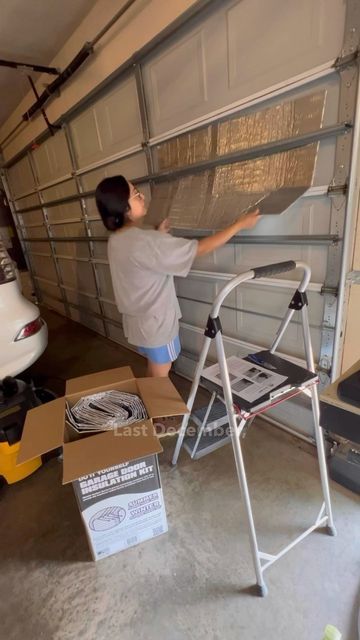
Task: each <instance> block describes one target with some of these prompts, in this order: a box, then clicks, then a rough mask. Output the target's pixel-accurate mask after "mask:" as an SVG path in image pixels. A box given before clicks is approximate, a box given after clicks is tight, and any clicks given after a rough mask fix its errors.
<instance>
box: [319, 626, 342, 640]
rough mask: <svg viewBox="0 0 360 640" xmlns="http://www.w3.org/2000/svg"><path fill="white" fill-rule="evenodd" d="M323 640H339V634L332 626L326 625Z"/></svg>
mask: <svg viewBox="0 0 360 640" xmlns="http://www.w3.org/2000/svg"><path fill="white" fill-rule="evenodd" d="M323 640H341V633H340V631H339V630H338V629H337V628H336V627H333V625H332V624H328V625H326V627H325V631H324V636H323Z"/></svg>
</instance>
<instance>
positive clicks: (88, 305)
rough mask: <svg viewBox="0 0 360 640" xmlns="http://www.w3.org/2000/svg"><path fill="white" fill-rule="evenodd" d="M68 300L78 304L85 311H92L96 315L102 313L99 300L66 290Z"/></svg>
mask: <svg viewBox="0 0 360 640" xmlns="http://www.w3.org/2000/svg"><path fill="white" fill-rule="evenodd" d="M66 298H67V300H68V301H69V302H72V303H73V304H78V305H80V307H84V308H85V309H90V310H91V311H93V312H94V313H100V312H101V310H100V305H99V303H98V301H97V300H95V299H94V298H90V297H89V296H85V295H84V294H82V293H80V292H79V291H70V290H69V289H66Z"/></svg>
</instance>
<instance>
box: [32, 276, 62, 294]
mask: <svg viewBox="0 0 360 640" xmlns="http://www.w3.org/2000/svg"><path fill="white" fill-rule="evenodd" d="M35 281H36V285H37V287H38V289H40V291H41V292H42V293H43V294H44V295H46V294H48V295H49V296H52V297H54V298H60V296H61V293H60V291H59V287H58V285H57V283H55V282H54V283H51V282H44V281H43V280H39V279H38V278H35Z"/></svg>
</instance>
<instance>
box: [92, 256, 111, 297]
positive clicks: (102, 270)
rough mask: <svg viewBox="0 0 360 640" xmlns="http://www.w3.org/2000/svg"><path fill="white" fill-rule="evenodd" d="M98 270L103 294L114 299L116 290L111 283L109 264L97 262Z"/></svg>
mask: <svg viewBox="0 0 360 640" xmlns="http://www.w3.org/2000/svg"><path fill="white" fill-rule="evenodd" d="M96 271H97V274H98V279H99V287H100V291H101V296H102V297H103V298H107V299H108V300H114V291H113V288H112V284H111V276H110V269H109V266H108V265H107V264H97V265H96Z"/></svg>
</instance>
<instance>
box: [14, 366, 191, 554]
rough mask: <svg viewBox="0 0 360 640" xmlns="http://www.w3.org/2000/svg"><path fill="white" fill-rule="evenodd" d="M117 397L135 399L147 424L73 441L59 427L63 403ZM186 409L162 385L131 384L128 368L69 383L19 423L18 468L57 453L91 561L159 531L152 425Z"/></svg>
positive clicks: (161, 510) (162, 523)
mask: <svg viewBox="0 0 360 640" xmlns="http://www.w3.org/2000/svg"><path fill="white" fill-rule="evenodd" d="M107 389H118V390H120V391H127V392H129V393H136V394H138V395H139V396H140V397H141V399H142V401H143V403H144V405H145V407H146V410H147V413H148V416H149V419H148V420H142V421H139V422H136V423H134V424H132V425H130V426H127V427H122V428H119V429H117V430H116V431H106V432H101V433H96V434H83V435H79V434H78V433H76V431H75V430H74V429H73V428H72V427H71V425H70V424H69V423H68V422H66V420H65V402H66V401H67V402H68V403H69V404H70V406H72V405H73V404H75V402H77V400H79V398H81V397H83V396H86V395H90V394H92V393H96V392H98V391H105V390H107ZM187 411H188V410H187V407H186V405H185V403H184V402H183V401H182V399H181V397H180V396H179V394H178V392H177V391H176V389H175V387H174V386H173V384H172V383H171V381H170V380H169V379H168V378H134V375H133V372H132V370H131V369H130V367H122V368H119V369H111V370H108V371H102V372H100V373H95V374H91V375H88V376H83V377H81V378H74V379H72V380H69V381H68V382H67V383H66V392H65V396H64V397H62V398H57V399H56V400H53V401H52V402H49V403H47V404H45V405H41V406H39V407H36V408H35V409H31V410H30V411H29V412H28V413H27V416H26V420H25V425H24V431H23V435H22V439H21V443H20V451H19V455H18V459H17V463H18V464H22V463H23V462H26V461H28V460H32V459H33V458H35V457H37V456H39V455H42V454H44V453H47V452H49V451H51V450H52V449H56V448H58V447H62V450H63V484H66V483H69V482H71V483H73V488H74V491H75V495H76V498H77V502H78V506H79V509H80V512H81V515H82V518H83V521H84V525H85V529H86V533H87V536H88V540H89V544H90V548H91V551H92V555H93V558H94V559H95V560H97V559H99V558H104V557H106V556H108V555H111V554H113V553H116V552H117V551H120V550H122V549H125V548H127V547H130V546H133V545H135V544H138V543H139V542H142V541H144V540H147V539H149V538H152V537H155V536H156V535H160V534H161V533H164V532H165V531H167V524H166V513H165V507H164V500H163V495H162V489H161V480H160V473H159V468H158V462H157V454H158V453H160V452H161V451H162V450H163V449H162V446H161V444H160V442H159V439H158V438H157V436H156V434H155V431H154V427H153V423H152V420H153V419H154V418H160V417H162V416H174V415H183V414H184V413H187Z"/></svg>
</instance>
